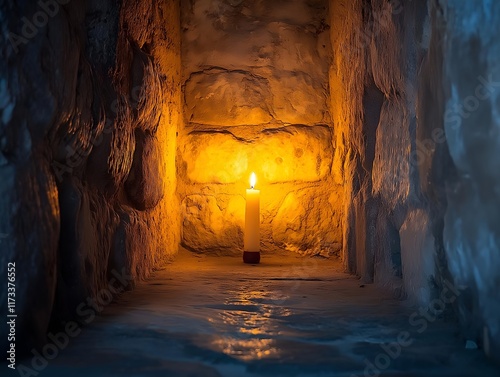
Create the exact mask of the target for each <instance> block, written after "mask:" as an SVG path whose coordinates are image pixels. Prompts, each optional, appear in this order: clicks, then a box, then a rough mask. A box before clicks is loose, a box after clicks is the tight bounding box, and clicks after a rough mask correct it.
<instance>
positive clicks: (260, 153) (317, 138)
mask: <svg viewBox="0 0 500 377" xmlns="http://www.w3.org/2000/svg"><path fill="white" fill-rule="evenodd" d="M332 160H333V148H332V145H331V134H330V130H329V129H328V127H320V126H316V127H297V126H288V127H284V128H280V129H273V130H264V131H262V132H261V133H259V134H258V135H257V137H255V138H252V139H242V138H237V137H236V136H235V135H234V134H232V133H229V132H217V133H203V132H201V133H200V132H195V133H191V134H190V135H189V136H188V137H187V138H186V140H185V143H183V149H182V161H181V165H182V166H185V169H186V175H187V178H188V179H189V181H190V182H193V183H236V182H238V181H240V180H244V181H247V180H248V171H249V169H250V170H257V171H258V173H260V174H259V176H258V178H259V181H260V182H259V185H260V184H261V183H262V182H265V183H278V182H292V181H299V182H315V181H319V180H321V179H323V178H325V177H326V176H327V175H328V174H329V173H330V166H331V164H332ZM256 161H258V163H255V162H256ZM252 165H253V166H252Z"/></svg>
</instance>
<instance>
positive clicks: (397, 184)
mask: <svg viewBox="0 0 500 377" xmlns="http://www.w3.org/2000/svg"><path fill="white" fill-rule="evenodd" d="M499 15H500V4H498V3H496V2H489V1H478V2H474V3H473V2H467V1H445V0H441V1H438V0H429V1H421V2H420V1H397V0H393V1H389V2H388V1H382V0H372V1H361V0H358V1H343V0H332V2H331V6H330V17H331V25H332V46H333V54H334V60H333V64H332V68H331V73H330V82H331V91H332V95H331V99H332V116H333V121H334V124H335V138H336V139H340V140H345V143H344V145H343V147H342V148H343V149H342V150H339V153H340V154H341V155H342V156H343V163H342V168H343V171H342V173H343V177H344V180H345V182H344V187H345V190H344V199H345V213H346V217H345V220H344V227H343V230H344V237H343V240H344V244H343V246H344V247H343V253H342V260H343V262H344V265H345V267H346V269H347V270H349V271H351V272H354V273H356V274H358V275H359V276H361V278H362V279H363V280H364V281H374V282H375V283H377V284H379V285H381V286H384V287H386V288H388V289H391V290H392V291H393V292H394V293H395V294H396V295H398V296H400V297H406V298H408V299H409V300H410V301H411V302H413V303H414V304H416V305H417V306H419V307H421V308H424V309H425V308H430V309H429V311H430V314H431V318H432V316H435V315H442V314H443V313H442V310H441V305H442V304H443V302H442V301H440V297H441V296H440V295H441V293H442V292H445V290H446V292H448V293H447V294H448V295H449V296H448V298H449V299H450V300H451V302H452V305H448V306H447V307H446V309H447V310H449V311H451V309H452V308H453V309H454V311H455V313H456V314H457V315H458V318H459V319H460V323H461V327H462V335H463V337H464V338H466V339H470V340H474V341H476V342H477V343H478V344H480V347H481V348H482V349H483V350H484V351H485V352H486V353H487V354H488V355H490V356H492V357H494V358H496V359H497V360H500V347H499V341H498V339H500V315H499V314H498V313H500V311H499V306H498V305H499V303H500V296H499V291H498V289H497V286H498V283H499V274H498V271H500V258H499V257H498V245H499V240H500V228H499V226H498V210H497V209H498V208H500V206H499V204H500V203H499V201H500V195H499V193H498V187H499V183H498V180H499V177H498V171H499V169H498V166H497V165H498V161H500V159H499V153H500V152H499V151H500V148H499V147H500V146H499V144H500V138H499V137H498V135H499V132H500V131H499V130H500V126H499V122H500V120H499V119H500V118H499V117H498V111H497V109H498V106H499V105H498V103H499V102H498V98H500V97H499V94H500V91H499V88H500V84H499V80H498V78H500V72H499V71H498V64H497V62H498V59H499V57H500V49H499V47H498V42H497V35H498V32H499V30H498V25H499V23H498V21H499V20H498V17H499ZM334 93H337V94H338V95H336V96H335V95H334ZM337 144H339V145H340V143H337ZM450 287H452V288H451V289H450ZM449 292H452V293H449ZM450 296H451V297H450ZM448 303H449V302H448ZM433 305H434V306H433Z"/></svg>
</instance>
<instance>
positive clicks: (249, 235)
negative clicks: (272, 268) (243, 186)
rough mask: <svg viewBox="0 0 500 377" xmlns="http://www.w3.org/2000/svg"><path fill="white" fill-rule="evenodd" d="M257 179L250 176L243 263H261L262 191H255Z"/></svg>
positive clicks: (253, 175) (253, 174)
mask: <svg viewBox="0 0 500 377" xmlns="http://www.w3.org/2000/svg"><path fill="white" fill-rule="evenodd" d="M256 181H257V177H256V176H255V173H252V175H251V176H250V189H247V196H246V208H245V239H244V253H243V261H244V262H245V263H259V262H260V191H259V190H255V183H256Z"/></svg>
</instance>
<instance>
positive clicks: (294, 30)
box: [178, 0, 342, 255]
mask: <svg viewBox="0 0 500 377" xmlns="http://www.w3.org/2000/svg"><path fill="white" fill-rule="evenodd" d="M327 14H328V1H326V0H293V1H275V2H272V1H264V0H258V1H227V0H216V1H211V0H192V1H186V2H182V6H181V18H182V27H183V33H182V63H183V69H184V71H183V80H184V93H183V94H184V106H185V107H184V116H185V129H184V130H182V131H181V133H180V136H179V146H180V148H179V162H178V166H179V186H178V187H179V194H180V199H181V200H182V202H183V203H184V204H183V211H184V213H185V216H187V217H185V218H184V223H183V229H182V243H183V245H184V246H186V247H188V248H189V249H191V250H196V251H209V250H211V251H213V250H217V249H218V248H221V249H224V250H233V252H240V251H241V248H242V247H243V238H242V235H243V229H242V226H243V224H241V223H240V222H239V219H240V217H239V216H242V215H241V214H240V215H238V216H236V217H234V216H233V215H232V214H230V213H227V212H226V210H225V209H223V208H225V207H226V206H227V203H228V201H231V200H234V201H235V203H238V205H241V208H238V211H239V212H241V213H243V211H244V201H242V199H244V195H245V188H247V187H248V179H249V176H250V174H251V172H255V173H256V174H257V179H258V183H257V187H258V188H259V189H260V190H261V224H262V226H261V235H262V243H261V246H262V249H263V250H271V249H275V248H276V246H278V247H281V248H286V249H287V250H290V251H296V252H300V253H308V254H320V253H321V254H323V255H332V254H334V253H337V252H338V251H339V249H340V245H341V243H342V234H341V231H340V230H339V229H340V226H339V224H340V221H341V220H340V219H341V217H342V210H341V206H342V201H341V200H333V199H332V198H337V197H339V198H340V195H339V190H340V184H341V183H342V181H341V179H338V176H337V178H335V176H334V175H333V172H334V170H335V169H338V168H337V167H334V166H336V165H339V164H340V163H341V161H340V155H339V154H336V150H335V148H336V145H335V143H334V140H333V124H332V122H331V116H330V100H329V98H330V91H329V77H328V72H329V66H330V63H331V60H332V54H331V44H330V42H329V38H330V36H329V21H328V19H327ZM334 156H336V157H337V159H336V160H335V158H334ZM193 201H194V203H196V204H193ZM221 206H222V207H221ZM317 206H322V207H321V208H317ZM294 211H296V212H294ZM292 219H293V223H291V220H292ZM196 224H198V227H199V228H200V229H203V230H202V231H199V232H197V231H196V229H197V227H196ZM332 224H333V225H332Z"/></svg>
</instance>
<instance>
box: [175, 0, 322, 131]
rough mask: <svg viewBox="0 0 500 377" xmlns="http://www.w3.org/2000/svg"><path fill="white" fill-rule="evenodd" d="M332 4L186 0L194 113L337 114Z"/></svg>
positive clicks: (310, 120) (186, 53)
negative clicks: (331, 95) (331, 74)
mask: <svg viewBox="0 0 500 377" xmlns="http://www.w3.org/2000/svg"><path fill="white" fill-rule="evenodd" d="M327 9H328V3H327V1H324V0H307V1H303V0H293V1H287V2H271V1H265V0H259V1H239V2H231V1H226V0H217V1H210V0H193V1H186V2H183V3H182V27H183V56H182V60H183V66H184V69H185V70H184V73H183V75H184V77H185V80H186V87H185V93H184V96H185V100H186V119H187V120H188V121H190V122H195V123H202V124H205V125H213V126H221V125H226V126H234V125H241V124H243V125H252V124H260V123H269V122H283V123H289V124H294V123H304V124H314V123H323V122H325V121H329V120H330V117H329V105H328V100H327V99H328V89H327V88H328V68H329V62H330V59H331V50H330V45H329V43H328V40H329V33H328V22H327V20H326V19H325V15H326V11H327Z"/></svg>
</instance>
